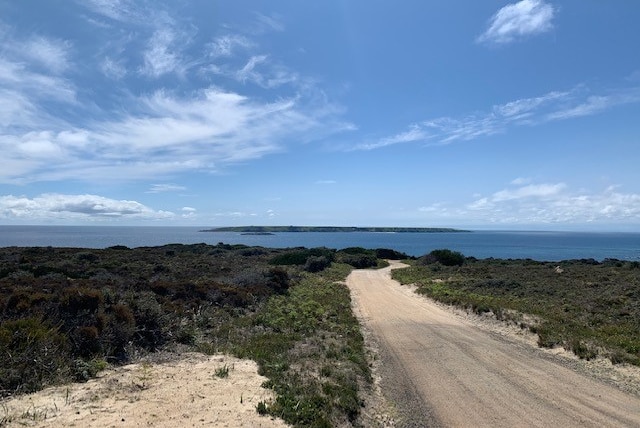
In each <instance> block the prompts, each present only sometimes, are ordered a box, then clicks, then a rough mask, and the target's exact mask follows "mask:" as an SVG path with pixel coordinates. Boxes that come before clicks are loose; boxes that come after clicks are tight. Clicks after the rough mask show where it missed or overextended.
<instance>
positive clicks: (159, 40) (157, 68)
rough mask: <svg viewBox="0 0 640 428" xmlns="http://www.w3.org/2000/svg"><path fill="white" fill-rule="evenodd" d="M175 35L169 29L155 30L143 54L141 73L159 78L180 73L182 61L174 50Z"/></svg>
mask: <svg viewBox="0 0 640 428" xmlns="http://www.w3.org/2000/svg"><path fill="white" fill-rule="evenodd" d="M175 41H176V34H175V33H174V31H173V30H171V29H170V28H162V29H159V30H156V31H155V32H154V33H153V36H152V37H151V38H150V39H149V43H148V46H147V50H146V51H145V52H144V54H143V55H144V66H143V67H142V69H141V71H142V73H144V74H146V75H149V76H152V77H159V76H162V75H163V74H167V73H171V72H175V71H180V69H181V67H182V61H181V59H180V56H179V54H178V53H177V51H176V50H175V49H174V47H175V46H174V45H175Z"/></svg>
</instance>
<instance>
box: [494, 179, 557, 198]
mask: <svg viewBox="0 0 640 428" xmlns="http://www.w3.org/2000/svg"><path fill="white" fill-rule="evenodd" d="M565 187H566V185H565V184H564V183H557V184H529V185H527V186H523V187H519V188H517V189H505V190H501V191H499V192H496V193H494V194H493V197H492V198H491V199H492V201H493V202H501V201H509V200H512V199H523V198H548V197H551V196H556V195H558V194H559V193H560V192H561V191H562V190H563V189H564V188H565Z"/></svg>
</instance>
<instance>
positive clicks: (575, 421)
mask: <svg viewBox="0 0 640 428" xmlns="http://www.w3.org/2000/svg"><path fill="white" fill-rule="evenodd" d="M398 266H399V264H398V263H393V264H392V266H390V267H388V268H386V269H382V270H355V271H353V272H352V273H351V274H350V275H349V277H348V278H347V285H348V286H349V288H350V290H351V295H352V299H353V302H354V308H355V311H356V313H357V315H358V316H359V318H360V320H361V322H362V323H363V324H364V325H365V327H366V328H367V329H368V330H369V331H370V332H371V334H372V335H373V338H374V340H375V341H376V342H377V345H378V346H379V348H380V351H381V356H382V365H381V375H382V387H383V388H384V389H386V393H388V397H389V398H390V399H391V400H392V401H393V402H394V403H395V405H396V407H397V409H398V411H399V416H400V418H399V419H400V421H399V423H400V424H401V425H402V426H420V427H423V426H444V427H522V426H524V427H528V426H531V427H551V426H553V427H640V398H639V397H637V396H634V395H632V394H628V393H625V392H623V391H621V390H619V389H617V388H615V387H613V386H611V385H608V384H606V383H603V382H601V381H598V380H596V379H592V378H590V377H588V376H586V375H584V374H580V373H578V372H576V371H574V370H572V369H570V368H568V367H565V366H563V365H562V364H560V363H559V362H557V361H555V360H554V359H552V358H549V357H544V356H541V353H540V352H539V351H536V350H535V349H534V348H532V347H530V346H527V345H525V344H519V343H516V342H510V341H507V340H504V339H501V338H500V337H497V336H494V335H491V334H490V333H487V332H486V331H484V330H481V329H479V328H477V327H475V326H474V325H472V324H471V323H470V322H468V321H466V320H464V319H462V318H460V317H458V316H456V315H454V314H453V313H450V312H448V311H446V310H444V309H442V308H440V307H439V306H437V305H435V304H434V303H432V302H431V301H429V300H428V299H426V298H423V297H421V296H419V295H417V294H415V293H414V292H413V291H412V290H411V289H410V288H409V287H406V286H401V285H400V284H398V283H397V282H396V281H394V280H392V279H391V276H390V271H391V268H394V267H398Z"/></svg>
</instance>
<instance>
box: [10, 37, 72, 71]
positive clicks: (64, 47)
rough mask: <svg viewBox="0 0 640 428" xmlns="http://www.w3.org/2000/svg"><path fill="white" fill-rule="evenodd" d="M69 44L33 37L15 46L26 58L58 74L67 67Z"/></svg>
mask: <svg viewBox="0 0 640 428" xmlns="http://www.w3.org/2000/svg"><path fill="white" fill-rule="evenodd" d="M70 46H71V45H70V43H69V42H67V41H60V40H52V39H47V38H45V37H33V38H32V39H30V40H27V41H26V42H24V43H21V44H19V45H17V46H16V49H19V50H20V52H21V53H22V54H23V55H24V56H25V57H27V58H29V59H31V60H33V61H35V62H38V63H40V64H42V65H43V66H45V67H46V68H47V69H48V70H49V71H52V72H54V73H60V72H62V71H64V70H66V69H67V68H68V67H69V50H70Z"/></svg>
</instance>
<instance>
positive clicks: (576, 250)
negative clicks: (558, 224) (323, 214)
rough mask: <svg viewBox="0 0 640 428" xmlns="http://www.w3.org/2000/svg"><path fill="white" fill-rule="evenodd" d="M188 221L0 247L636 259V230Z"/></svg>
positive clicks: (23, 237) (14, 233) (639, 256)
mask: <svg viewBox="0 0 640 428" xmlns="http://www.w3.org/2000/svg"><path fill="white" fill-rule="evenodd" d="M201 229H202V228H192V227H119V226H0V247H7V246H54V247H82V248H106V247H109V246H113V245H126V246H127V247H145V246H156V245H164V244H171V243H181V244H195V243H200V242H204V243H208V244H213V245H215V244H217V243H219V242H224V243H225V244H246V245H252V246H253V245H257V246H263V247H272V248H287V247H329V248H336V249H340V248H346V247H364V248H391V249H394V250H398V251H402V252H404V253H407V254H409V255H412V256H421V255H423V254H426V253H428V252H430V251H431V250H434V249H438V248H448V249H451V250H454V251H460V252H461V253H463V254H464V255H466V256H474V257H477V258H487V257H495V258H530V259H534V260H546V261H558V260H568V259H580V258H593V259H596V260H603V259H605V258H614V259H620V260H640V233H591V232H590V233H586V232H538V231H536V232H522V231H511V232H509V231H473V232H469V233H374V232H345V233H322V232H306V233H291V232H289V233H277V234H274V235H242V234H240V233H236V232H200V230H201Z"/></svg>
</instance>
